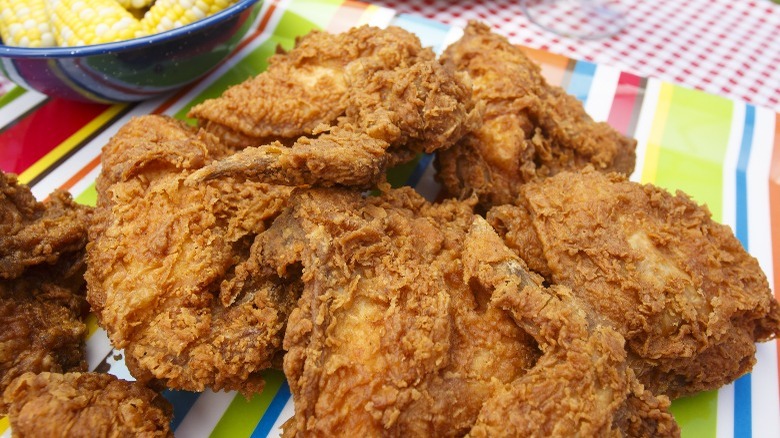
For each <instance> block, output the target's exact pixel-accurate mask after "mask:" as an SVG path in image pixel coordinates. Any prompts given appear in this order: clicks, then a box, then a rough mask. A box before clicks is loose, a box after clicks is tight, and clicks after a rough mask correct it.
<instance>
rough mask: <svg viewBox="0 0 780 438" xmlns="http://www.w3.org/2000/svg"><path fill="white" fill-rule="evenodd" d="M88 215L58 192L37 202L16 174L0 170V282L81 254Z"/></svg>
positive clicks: (62, 192) (88, 213)
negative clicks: (66, 257)
mask: <svg viewBox="0 0 780 438" xmlns="http://www.w3.org/2000/svg"><path fill="white" fill-rule="evenodd" d="M90 213H91V208H89V207H87V206H85V205H81V204H77V203H75V202H73V199H72V198H71V196H70V194H69V193H67V192H65V191H62V190H55V191H54V192H53V193H51V195H49V198H48V199H47V200H45V201H44V202H38V201H37V200H36V199H35V197H34V196H33V194H32V192H30V189H29V187H27V186H26V185H24V184H21V183H19V181H18V180H17V177H16V175H14V174H10V173H5V172H2V171H0V279H13V278H16V277H18V276H20V275H21V274H22V273H23V272H24V270H25V269H26V268H27V267H29V266H35V265H42V264H49V265H53V264H56V262H57V261H58V260H59V259H60V258H61V257H62V256H63V255H64V254H73V253H78V252H79V251H82V252H83V250H84V246H85V245H86V242H87V234H86V227H87V224H88V222H89V215H90Z"/></svg>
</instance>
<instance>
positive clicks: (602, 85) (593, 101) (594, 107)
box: [585, 65, 620, 122]
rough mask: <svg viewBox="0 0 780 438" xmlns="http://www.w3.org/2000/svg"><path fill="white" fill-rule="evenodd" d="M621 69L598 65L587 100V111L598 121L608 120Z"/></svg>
mask: <svg viewBox="0 0 780 438" xmlns="http://www.w3.org/2000/svg"><path fill="white" fill-rule="evenodd" d="M619 80H620V70H619V69H617V68H615V67H610V66H606V65H599V66H596V72H595V73H594V75H593V81H592V82H591V85H590V90H589V91H588V101H587V102H585V112H587V113H588V114H589V115H590V116H591V117H592V118H593V120H595V121H597V122H606V121H607V119H608V118H609V110H610V109H612V102H613V101H614V100H615V93H616V92H617V87H618V81H619Z"/></svg>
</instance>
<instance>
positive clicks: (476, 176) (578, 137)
mask: <svg viewBox="0 0 780 438" xmlns="http://www.w3.org/2000/svg"><path fill="white" fill-rule="evenodd" d="M441 60H442V63H444V65H445V66H446V67H448V68H449V69H453V70H456V71H462V72H467V73H468V74H469V76H470V77H471V80H472V83H473V88H474V96H475V99H476V100H477V101H478V102H479V103H482V104H484V105H485V113H484V118H483V124H482V126H481V127H480V128H479V129H477V130H475V131H474V132H472V133H470V134H468V135H466V136H465V137H463V139H461V140H460V141H459V142H458V143H457V144H456V145H455V146H454V147H452V148H449V149H447V150H446V151H441V152H439V153H438V154H437V160H436V167H437V170H438V174H437V175H438V176H437V178H438V179H439V180H440V181H441V182H442V184H443V186H444V188H445V189H446V190H447V191H448V192H449V193H450V194H451V195H453V196H456V197H460V198H464V197H468V196H470V195H471V194H472V193H475V194H477V196H478V197H479V200H480V203H481V204H482V206H483V207H484V208H485V209H487V208H489V207H491V206H493V205H501V204H507V203H511V202H512V201H513V200H514V198H515V197H516V196H517V194H518V191H519V188H520V187H521V186H522V184H524V183H527V182H529V181H533V180H535V179H538V178H544V177H547V176H550V175H554V174H556V173H558V172H561V171H563V170H574V169H579V168H582V167H584V166H585V165H587V164H590V165H592V166H593V167H595V168H596V169H599V170H602V171H616V172H622V173H625V174H630V173H631V172H632V171H633V169H634V162H635V160H636V155H635V148H636V141H635V140H633V139H629V138H626V137H625V136H623V135H621V134H620V133H618V132H617V131H615V130H614V129H612V128H611V127H610V126H609V125H608V124H606V123H595V122H594V121H593V120H592V119H591V118H590V116H588V114H587V113H586V112H585V110H584V108H583V106H582V103H581V102H579V101H578V100H577V99H576V98H575V97H574V96H570V95H568V94H566V92H565V90H563V89H562V88H560V87H554V86H550V85H549V84H548V83H547V82H546V81H545V79H544V77H543V76H542V75H541V70H540V68H539V66H537V65H536V64H534V63H533V62H532V61H531V60H530V59H528V57H526V55H525V54H524V53H523V51H522V50H521V49H520V48H519V47H517V46H514V45H512V44H510V43H509V41H507V40H506V38H504V37H502V36H499V35H497V34H493V33H491V32H490V28H489V27H488V26H487V25H484V24H481V23H477V22H470V23H469V24H468V26H467V27H466V30H465V34H464V35H463V37H462V38H461V39H460V40H459V41H457V42H455V43H454V44H453V45H451V46H450V47H448V48H447V49H446V50H445V52H444V54H443V55H442V58H441Z"/></svg>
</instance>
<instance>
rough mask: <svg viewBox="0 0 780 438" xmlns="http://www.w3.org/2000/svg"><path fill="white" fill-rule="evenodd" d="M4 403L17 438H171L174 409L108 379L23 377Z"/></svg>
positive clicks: (155, 396) (79, 375)
mask: <svg viewBox="0 0 780 438" xmlns="http://www.w3.org/2000/svg"><path fill="white" fill-rule="evenodd" d="M3 399H4V400H5V402H6V403H7V404H8V405H9V406H10V407H11V408H10V414H9V417H10V420H11V429H12V430H13V434H14V436H18V437H25V436H48V437H111V436H145V437H172V436H173V433H172V432H171V430H170V422H171V417H172V416H173V408H172V407H171V405H170V403H169V402H168V401H167V400H165V399H164V398H163V397H162V395H160V394H159V393H157V392H154V391H152V390H151V389H149V388H146V387H144V386H143V385H141V384H140V383H138V382H128V381H125V380H121V379H118V378H117V377H115V376H112V375H110V374H100V373H67V374H59V373H48V372H46V373H41V374H37V375H36V374H33V373H27V374H24V375H22V376H20V377H19V378H18V379H16V380H14V381H13V382H12V383H11V385H10V386H9V387H8V388H7V389H6V390H5V393H4V394H3Z"/></svg>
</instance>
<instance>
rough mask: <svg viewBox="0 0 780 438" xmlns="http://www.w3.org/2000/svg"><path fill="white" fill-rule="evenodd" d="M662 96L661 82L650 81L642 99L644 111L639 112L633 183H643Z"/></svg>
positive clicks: (635, 134) (632, 175) (635, 135)
mask: <svg viewBox="0 0 780 438" xmlns="http://www.w3.org/2000/svg"><path fill="white" fill-rule="evenodd" d="M660 94H661V81H659V80H657V79H648V80H647V85H646V86H645V92H644V98H643V99H642V109H641V110H640V111H639V119H638V120H637V124H636V132H635V133H634V137H635V138H636V142H637V144H636V166H635V167H634V172H633V173H632V174H631V181H641V179H642V170H643V169H644V165H645V151H646V150H647V142H648V141H649V140H650V133H651V132H652V129H653V121H654V120H655V113H656V111H657V109H658V98H659V96H660Z"/></svg>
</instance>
